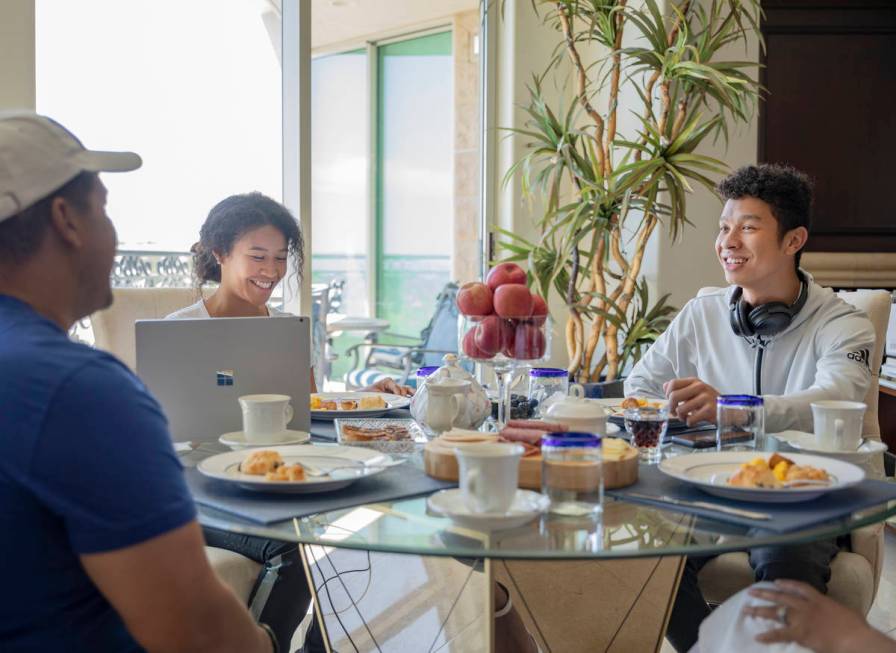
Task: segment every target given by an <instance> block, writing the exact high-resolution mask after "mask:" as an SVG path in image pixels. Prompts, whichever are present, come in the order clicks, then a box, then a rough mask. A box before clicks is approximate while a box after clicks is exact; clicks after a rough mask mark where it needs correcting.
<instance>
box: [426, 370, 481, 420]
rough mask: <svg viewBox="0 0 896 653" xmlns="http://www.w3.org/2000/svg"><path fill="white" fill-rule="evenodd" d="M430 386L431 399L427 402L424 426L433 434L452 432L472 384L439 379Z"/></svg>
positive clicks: (457, 380) (458, 380)
mask: <svg viewBox="0 0 896 653" xmlns="http://www.w3.org/2000/svg"><path fill="white" fill-rule="evenodd" d="M427 381H429V379H427ZM428 386H429V387H428V390H429V393H428V394H429V398H428V400H427V402H426V415H425V419H424V420H423V425H424V426H425V427H426V428H427V429H429V430H430V431H432V432H433V433H443V432H445V431H450V430H451V429H452V428H453V427H454V424H455V420H456V419H457V416H458V414H459V413H460V409H461V408H462V407H463V394H464V393H465V392H466V391H467V388H469V387H470V382H469V381H461V380H460V379H437V380H435V381H433V382H430V383H428Z"/></svg>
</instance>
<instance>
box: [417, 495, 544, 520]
mask: <svg viewBox="0 0 896 653" xmlns="http://www.w3.org/2000/svg"><path fill="white" fill-rule="evenodd" d="M549 504H550V500H549V499H548V498H547V497H546V496H544V495H543V494H539V493H538V492H533V491H531V490H517V491H516V496H515V497H514V498H513V503H512V504H511V506H510V510H508V511H507V512H505V513H476V512H470V510H469V509H468V508H467V506H466V504H465V503H464V499H463V496H462V495H461V491H460V489H459V488H453V489H450V490H441V491H439V492H436V493H435V494H433V495H430V497H429V498H428V499H427V500H426V505H427V506H428V507H429V509H430V510H432V511H433V512H435V513H438V514H440V515H444V516H445V517H447V518H448V519H450V520H451V521H453V522H454V523H455V524H457V525H458V526H463V527H465V528H470V529H472V530H476V531H498V530H504V529H507V528H517V527H518V526H522V525H523V524H528V523H529V522H530V521H532V520H533V519H535V518H536V517H538V515H540V514H541V513H543V512H544V511H545V510H547V507H548V505H549Z"/></svg>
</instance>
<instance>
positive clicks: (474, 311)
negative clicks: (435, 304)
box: [457, 281, 494, 315]
mask: <svg viewBox="0 0 896 653" xmlns="http://www.w3.org/2000/svg"><path fill="white" fill-rule="evenodd" d="M457 308H458V309H459V310H460V312H461V313H463V314H464V315H491V314H492V312H493V311H494V308H493V306H492V291H491V290H490V289H489V287H488V286H486V285H485V284H484V283H482V282H481V281H471V282H470V283H465V284H464V285H462V286H461V287H460V290H458V291H457Z"/></svg>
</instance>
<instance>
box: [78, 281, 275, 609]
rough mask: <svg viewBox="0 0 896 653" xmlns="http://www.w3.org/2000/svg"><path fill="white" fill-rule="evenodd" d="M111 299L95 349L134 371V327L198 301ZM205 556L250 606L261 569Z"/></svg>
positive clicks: (141, 291) (225, 554)
mask: <svg viewBox="0 0 896 653" xmlns="http://www.w3.org/2000/svg"><path fill="white" fill-rule="evenodd" d="M112 295H113V298H114V301H113V303H112V305H111V306H110V307H109V308H106V309H104V310H102V311H98V312H96V313H94V314H93V315H91V316H90V323H91V326H92V327H93V334H94V346H95V347H97V348H98V349H103V350H105V351H108V352H110V353H111V354H113V355H115V356H117V357H118V358H119V359H120V360H121V361H122V362H124V363H125V364H126V365H127V366H128V367H130V368H131V369H132V370H134V369H135V368H136V365H137V352H136V341H135V337H134V323H135V322H136V321H137V320H152V319H160V318H164V317H165V316H166V315H169V314H170V313H173V312H174V311H176V310H177V309H179V308H183V307H184V306H189V305H190V304H192V303H194V302H195V301H196V291H195V290H194V289H192V288H114V289H113V290H112ZM205 553H206V556H207V557H208V560H209V563H210V564H211V566H212V568H213V569H214V570H215V573H217V574H218V577H219V578H220V579H221V580H222V581H223V582H224V583H225V584H226V585H227V586H228V587H230V588H231V589H232V590H233V591H234V593H235V594H236V595H237V597H239V599H240V600H241V601H242V602H243V603H244V604H245V605H248V603H249V596H250V595H251V593H252V588H253V587H254V586H255V582H256V580H257V578H258V574H259V572H260V571H261V565H260V564H258V563H257V562H255V561H254V560H251V559H250V558H247V557H245V556H243V555H240V554H239V553H234V552H233V551H228V550H226V549H218V548H214V547H210V546H207V547H205Z"/></svg>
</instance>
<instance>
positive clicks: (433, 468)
mask: <svg viewBox="0 0 896 653" xmlns="http://www.w3.org/2000/svg"><path fill="white" fill-rule="evenodd" d="M497 439H498V436H496V435H493V434H488V433H483V434H482V435H481V436H476V437H470V438H468V439H465V441H463V442H456V441H452V442H442V441H441V438H436V439H435V440H432V441H431V442H428V443H427V444H426V446H425V447H423V469H424V471H425V472H426V473H427V474H428V475H430V476H432V477H433V478H437V479H439V480H442V481H456V480H457V458H455V456H454V449H455V448H456V447H464V446H470V445H471V444H474V443H476V442H495V441H496V440H497ZM603 472H604V488H606V489H608V490H611V489H613V488H619V487H625V486H627V485H631V484H632V483H634V482H635V481H637V480H638V452H637V450H636V449H630V450H629V451H627V452H626V457H624V458H623V459H622V460H605V461H604V464H603ZM580 476H581V473H580V470H577V469H576V466H575V464H570V470H569V478H568V480H569V483H570V489H573V488H574V487H575V486H576V485H577V481H578V480H579V477H580ZM519 486H520V487H523V488H527V489H530V490H539V491H540V490H541V456H528V457H526V458H521V459H520V480H519Z"/></svg>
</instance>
